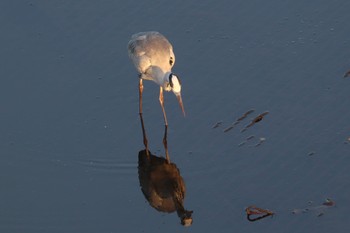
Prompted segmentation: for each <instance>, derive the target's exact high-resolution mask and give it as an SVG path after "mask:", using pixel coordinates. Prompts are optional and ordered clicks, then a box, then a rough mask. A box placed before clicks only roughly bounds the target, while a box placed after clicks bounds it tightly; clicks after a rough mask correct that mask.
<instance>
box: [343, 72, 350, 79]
mask: <svg viewBox="0 0 350 233" xmlns="http://www.w3.org/2000/svg"><path fill="white" fill-rule="evenodd" d="M349 76H350V70H349V71H348V72H346V73H345V74H344V78H346V77H349Z"/></svg>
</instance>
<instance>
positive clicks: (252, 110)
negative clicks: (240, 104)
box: [236, 109, 255, 121]
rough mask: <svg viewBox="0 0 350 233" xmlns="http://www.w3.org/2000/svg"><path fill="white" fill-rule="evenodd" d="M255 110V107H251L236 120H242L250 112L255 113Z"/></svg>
mask: <svg viewBox="0 0 350 233" xmlns="http://www.w3.org/2000/svg"><path fill="white" fill-rule="evenodd" d="M254 111H255V110H254V109H251V110H249V111H247V112H246V113H244V114H243V116H241V117H240V118H238V119H237V120H236V121H241V120H243V119H244V118H246V117H247V116H248V115H249V114H251V113H253V112H254Z"/></svg>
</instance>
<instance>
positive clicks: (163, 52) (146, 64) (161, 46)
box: [128, 31, 185, 127]
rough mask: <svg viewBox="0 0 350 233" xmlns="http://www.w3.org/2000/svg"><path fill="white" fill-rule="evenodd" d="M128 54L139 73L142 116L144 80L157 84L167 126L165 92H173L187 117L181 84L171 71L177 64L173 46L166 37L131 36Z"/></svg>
mask: <svg viewBox="0 0 350 233" xmlns="http://www.w3.org/2000/svg"><path fill="white" fill-rule="evenodd" d="M128 53H129V57H130V59H131V60H132V61H133V63H134V65H135V67H136V69H137V71H138V72H139V113H140V115H141V114H142V92H143V80H151V81H154V82H155V83H157V84H158V85H159V87H160V89H159V102H160V105H161V107H162V111H163V117H164V123H165V126H166V127H167V126H168V120H167V117H166V113H165V109H164V97H163V90H165V91H172V92H173V93H174V94H175V96H176V98H177V100H178V102H179V105H180V107H181V110H182V113H183V115H184V116H185V109H184V107H183V103H182V98H181V82H180V79H179V77H178V76H177V75H176V74H174V73H173V72H172V71H171V69H172V68H173V66H174V64H175V55H174V52H173V46H172V45H171V43H170V42H169V41H168V39H167V38H165V36H163V35H162V34H160V33H159V32H155V31H149V32H139V33H136V34H134V35H132V36H131V40H130V41H129V43H128Z"/></svg>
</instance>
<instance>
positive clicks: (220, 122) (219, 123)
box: [211, 121, 222, 129]
mask: <svg viewBox="0 0 350 233" xmlns="http://www.w3.org/2000/svg"><path fill="white" fill-rule="evenodd" d="M221 124H222V121H218V122H216V123H215V124H214V125H213V126H212V127H211V128H212V129H215V128H217V127H219V126H220V125H221Z"/></svg>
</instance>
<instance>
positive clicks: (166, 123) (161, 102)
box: [159, 87, 168, 127]
mask: <svg viewBox="0 0 350 233" xmlns="http://www.w3.org/2000/svg"><path fill="white" fill-rule="evenodd" d="M159 102H160V106H161V107H162V110H163V116H164V124H165V126H166V127H168V120H167V118H166V113H165V109H164V96H163V87H160V89H159Z"/></svg>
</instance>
